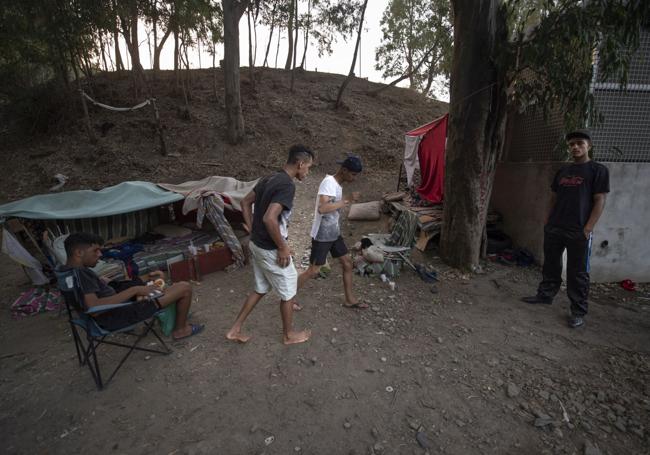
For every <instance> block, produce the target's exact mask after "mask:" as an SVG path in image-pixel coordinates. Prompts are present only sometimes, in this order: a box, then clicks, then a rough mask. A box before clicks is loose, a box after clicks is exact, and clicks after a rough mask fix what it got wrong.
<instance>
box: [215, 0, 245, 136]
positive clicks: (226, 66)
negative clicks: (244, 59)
mask: <svg viewBox="0 0 650 455" xmlns="http://www.w3.org/2000/svg"><path fill="white" fill-rule="evenodd" d="M249 3H250V1H242V2H237V1H235V0H222V5H223V32H224V36H223V41H224V46H223V47H224V52H223V53H224V55H223V76H224V91H225V104H226V119H227V127H228V132H227V133H228V140H229V141H230V143H231V144H238V143H240V142H242V141H243V140H244V116H243V114H242V109H241V94H240V83H239V20H240V19H241V17H242V15H243V14H244V11H245V10H246V8H247V7H248V5H249Z"/></svg>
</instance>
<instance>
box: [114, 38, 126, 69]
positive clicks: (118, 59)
mask: <svg viewBox="0 0 650 455" xmlns="http://www.w3.org/2000/svg"><path fill="white" fill-rule="evenodd" d="M113 42H114V43H115V71H124V62H122V54H121V53H120V35H119V33H118V31H117V30H113Z"/></svg>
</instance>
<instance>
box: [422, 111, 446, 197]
mask: <svg viewBox="0 0 650 455" xmlns="http://www.w3.org/2000/svg"><path fill="white" fill-rule="evenodd" d="M447 119H448V116H447V115H445V116H444V117H441V118H439V119H438V120H436V121H434V122H431V123H430V124H428V125H426V126H430V129H429V131H428V132H426V133H425V134H424V136H423V137H422V140H421V141H420V145H419V147H418V160H419V161H420V174H421V176H422V180H421V183H420V187H419V188H417V192H418V193H419V194H420V196H421V197H422V198H423V199H426V200H427V201H431V202H442V197H443V189H444V182H445V143H446V141H447ZM423 128H424V127H421V128H418V130H421V129H423Z"/></svg>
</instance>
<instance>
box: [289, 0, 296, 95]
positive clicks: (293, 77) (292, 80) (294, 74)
mask: <svg viewBox="0 0 650 455" xmlns="http://www.w3.org/2000/svg"><path fill="white" fill-rule="evenodd" d="M293 17H294V27H295V31H296V35H295V38H294V44H295V46H294V51H293V62H292V64H291V88H290V89H289V90H290V91H291V92H292V93H293V84H294V82H295V80H296V57H297V56H298V0H295V2H294V5H293Z"/></svg>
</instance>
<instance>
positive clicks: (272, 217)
mask: <svg viewBox="0 0 650 455" xmlns="http://www.w3.org/2000/svg"><path fill="white" fill-rule="evenodd" d="M283 210H284V206H283V205H282V204H280V203H278V202H272V203H271V204H269V207H268V208H267V209H266V213H264V218H263V222H264V226H266V230H267V231H268V233H269V235H270V236H271V239H272V240H273V242H274V243H275V245H276V246H277V247H278V260H277V262H278V265H279V266H280V267H286V266H288V265H289V263H290V262H291V251H290V250H289V245H288V244H287V242H286V240H285V239H284V237H282V234H281V233H280V223H278V217H279V216H280V214H281V213H282V211H283Z"/></svg>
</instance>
